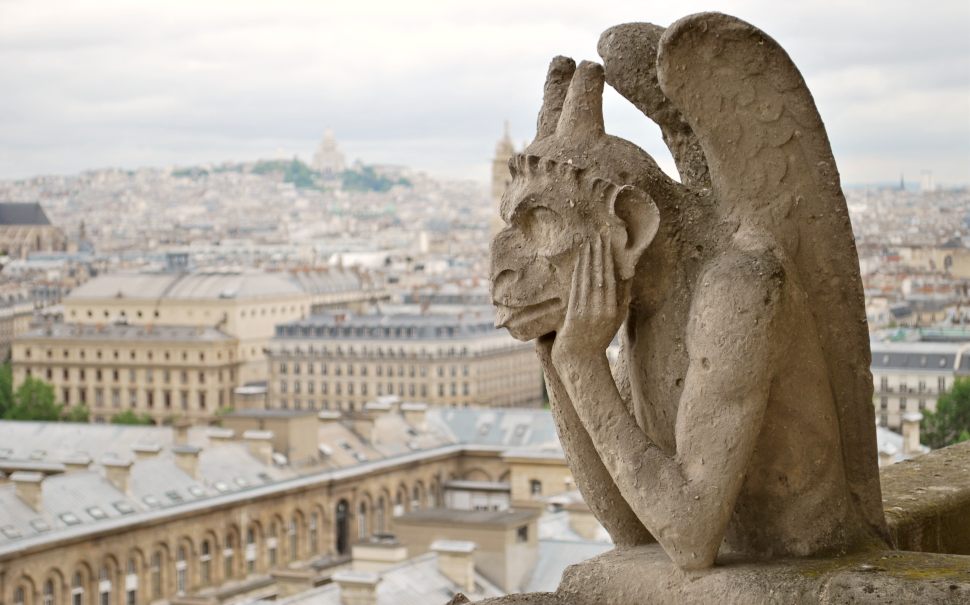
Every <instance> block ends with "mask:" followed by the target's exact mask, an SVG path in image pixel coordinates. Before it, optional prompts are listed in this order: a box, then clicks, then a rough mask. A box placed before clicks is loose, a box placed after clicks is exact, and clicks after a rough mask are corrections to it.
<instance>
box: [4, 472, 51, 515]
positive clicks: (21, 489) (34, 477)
mask: <svg viewBox="0 0 970 605" xmlns="http://www.w3.org/2000/svg"><path fill="white" fill-rule="evenodd" d="M10 480H11V481H13V483H14V485H15V486H16V487H15V489H16V491H17V497H18V498H20V499H21V500H23V501H24V504H26V505H27V506H29V507H30V508H32V509H34V510H35V511H37V512H40V507H41V503H42V498H41V495H42V488H41V485H42V484H43V482H44V474H43V473H33V472H28V471H16V472H14V473H12V474H11V475H10Z"/></svg>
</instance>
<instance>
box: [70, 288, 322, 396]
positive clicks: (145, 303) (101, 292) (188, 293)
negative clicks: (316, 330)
mask: <svg viewBox="0 0 970 605" xmlns="http://www.w3.org/2000/svg"><path fill="white" fill-rule="evenodd" d="M311 302H312V297H311V295H310V294H308V293H307V292H305V291H304V290H303V289H302V288H301V287H300V286H299V285H298V284H297V283H295V282H294V281H292V280H291V279H289V278H288V277H287V276H285V275H282V274H273V273H258V272H252V273H246V272H195V273H179V272H160V273H115V274H108V275H103V276H100V277H96V278H94V279H92V280H90V281H89V282H87V283H85V284H84V285H82V286H80V287H78V288H76V289H75V290H74V291H73V292H71V294H70V295H69V296H68V297H67V298H66V299H65V300H64V321H65V322H66V323H69V324H70V323H78V324H85V325H106V324H111V323H119V322H120V323H126V324H130V325H137V326H147V325H168V326H193V327H209V328H214V329H218V330H220V331H221V332H224V333H225V334H228V335H229V336H231V337H233V338H234V339H235V342H236V347H237V350H236V354H235V361H236V362H238V364H239V368H238V377H237V381H238V383H239V384H245V383H246V382H251V381H259V380H265V379H266V358H265V356H264V355H263V348H264V347H265V346H266V345H267V344H268V343H269V340H270V338H272V336H273V329H274V327H275V326H276V324H278V323H283V322H287V321H292V320H294V319H298V318H300V317H304V316H305V315H307V314H308V312H309V309H310V305H311Z"/></svg>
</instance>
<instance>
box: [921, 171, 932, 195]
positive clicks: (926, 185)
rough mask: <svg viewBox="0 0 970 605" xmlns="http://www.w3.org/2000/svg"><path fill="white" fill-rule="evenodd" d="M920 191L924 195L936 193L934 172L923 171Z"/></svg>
mask: <svg viewBox="0 0 970 605" xmlns="http://www.w3.org/2000/svg"><path fill="white" fill-rule="evenodd" d="M919 176H920V179H919V190H920V191H921V192H922V193H930V192H932V191H936V183H934V182H933V171H932V170H921V171H920V173H919Z"/></svg>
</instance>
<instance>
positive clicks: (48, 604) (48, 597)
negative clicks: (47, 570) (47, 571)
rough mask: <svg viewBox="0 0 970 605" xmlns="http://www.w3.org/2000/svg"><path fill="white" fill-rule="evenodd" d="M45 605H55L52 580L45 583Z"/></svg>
mask: <svg viewBox="0 0 970 605" xmlns="http://www.w3.org/2000/svg"><path fill="white" fill-rule="evenodd" d="M44 605H54V583H53V582H51V581H50V580H47V581H46V582H44Z"/></svg>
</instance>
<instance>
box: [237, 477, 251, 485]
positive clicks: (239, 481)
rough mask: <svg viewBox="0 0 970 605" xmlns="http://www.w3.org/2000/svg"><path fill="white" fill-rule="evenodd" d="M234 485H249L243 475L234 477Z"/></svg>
mask: <svg viewBox="0 0 970 605" xmlns="http://www.w3.org/2000/svg"><path fill="white" fill-rule="evenodd" d="M236 485H238V486H239V487H246V486H247V485H249V481H247V480H246V478H245V477H236Z"/></svg>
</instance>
